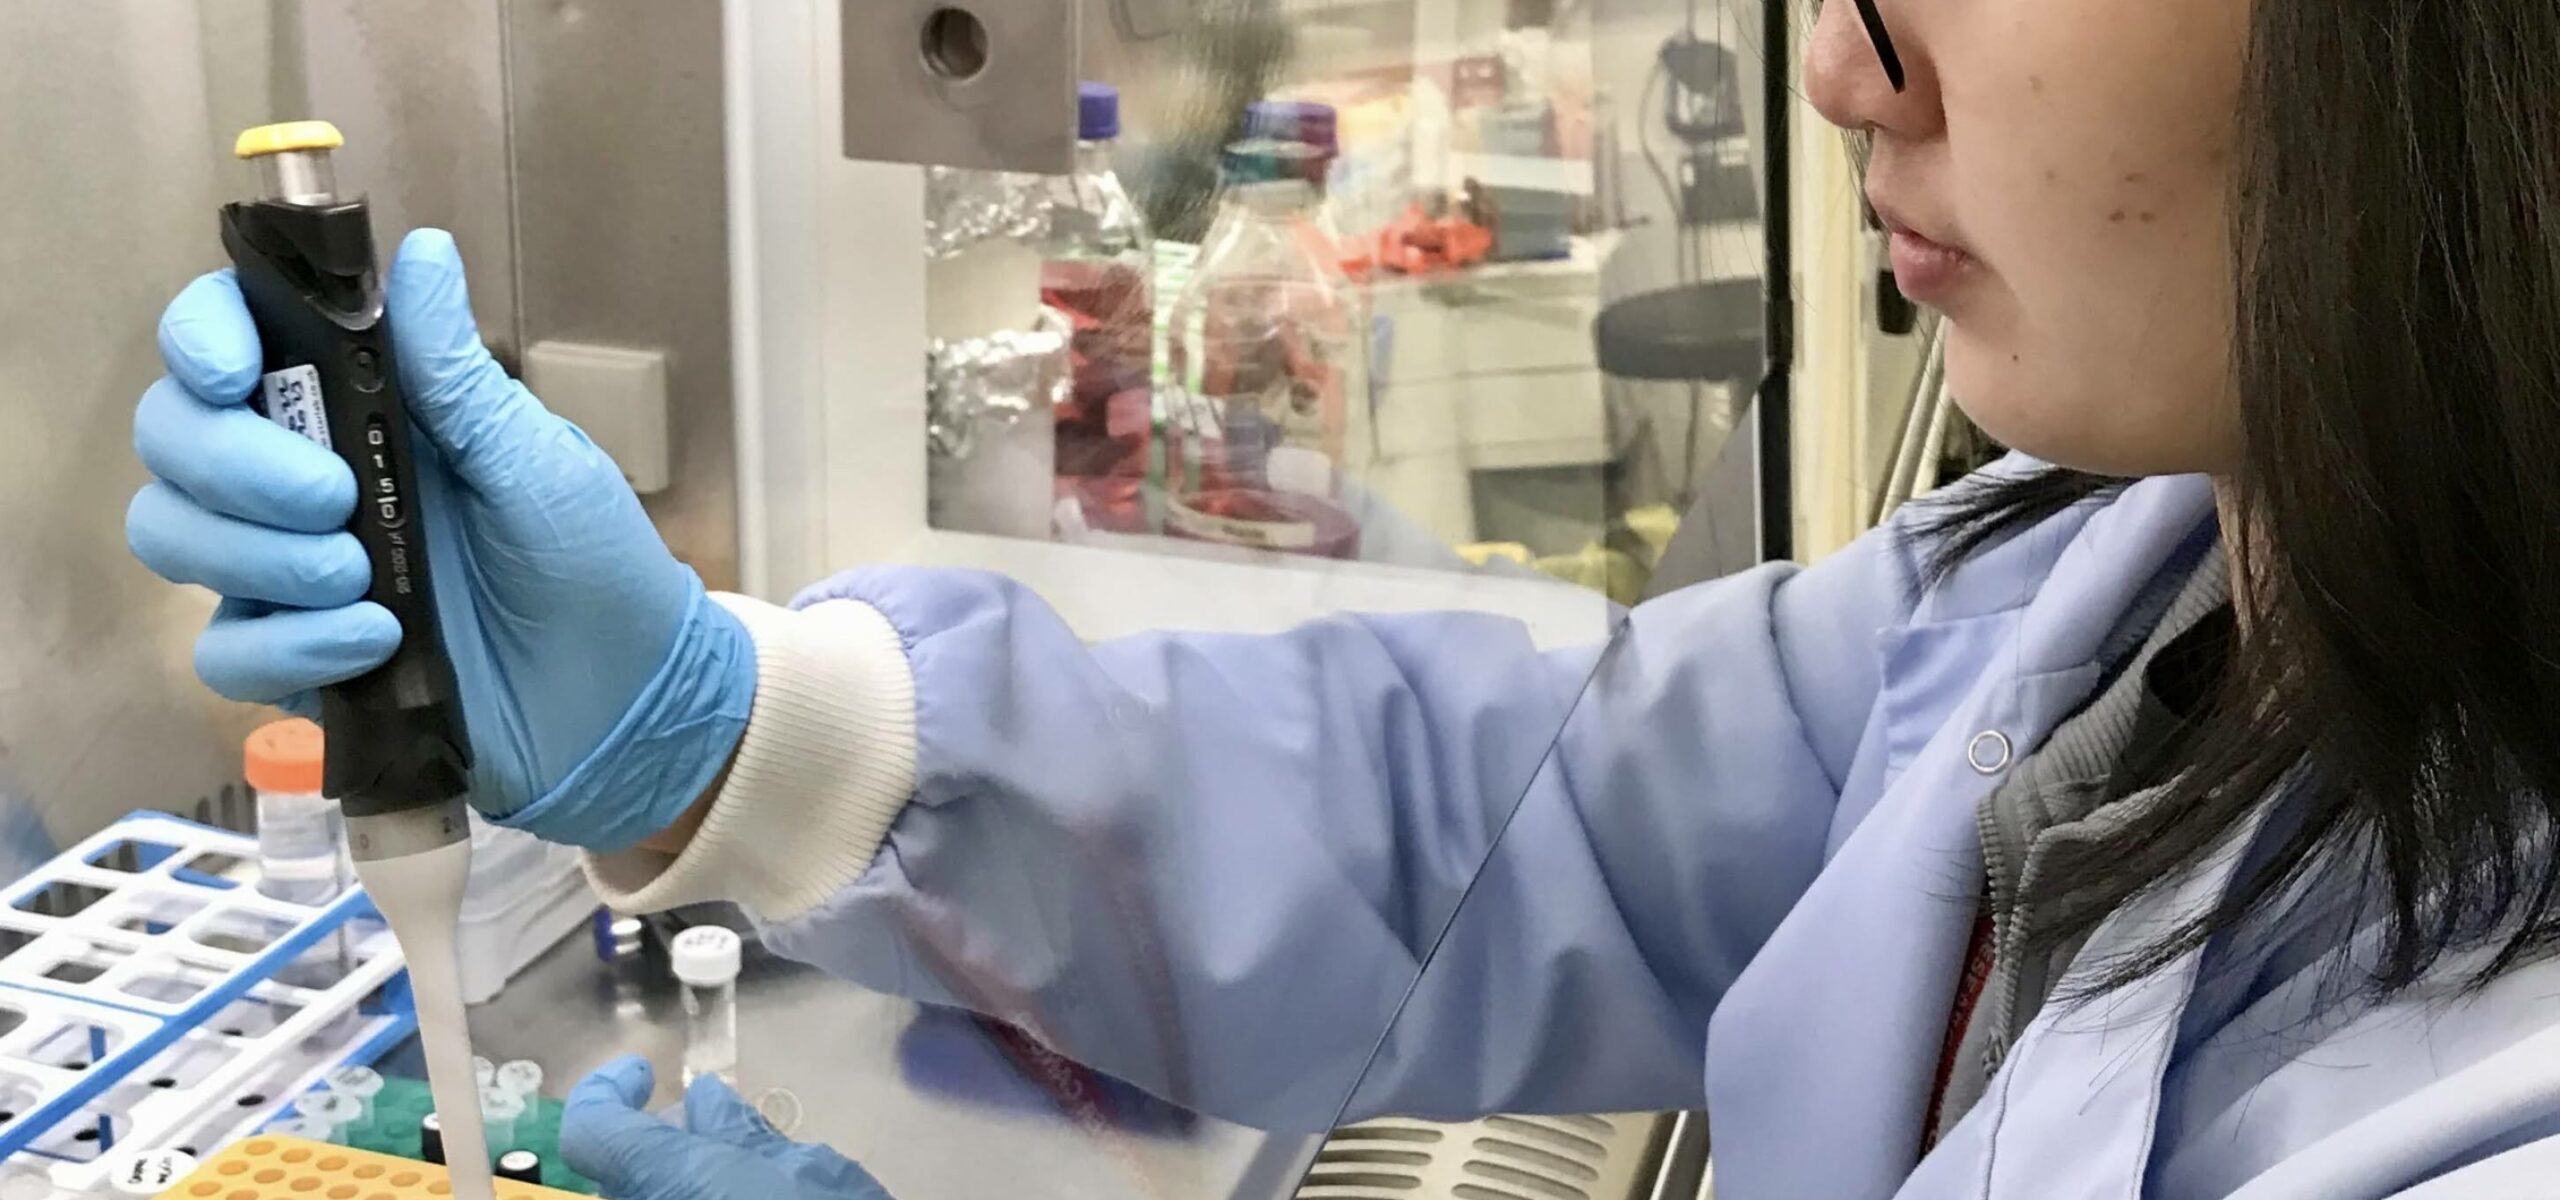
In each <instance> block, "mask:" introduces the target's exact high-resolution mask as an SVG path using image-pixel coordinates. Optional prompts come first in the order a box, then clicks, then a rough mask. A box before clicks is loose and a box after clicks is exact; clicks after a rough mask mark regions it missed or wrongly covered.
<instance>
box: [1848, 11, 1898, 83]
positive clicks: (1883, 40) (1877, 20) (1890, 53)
mask: <svg viewBox="0 0 2560 1200" xmlns="http://www.w3.org/2000/svg"><path fill="white" fill-rule="evenodd" d="M1857 4H1858V21H1859V23H1860V24H1862V25H1865V26H1866V27H1867V40H1868V41H1870V42H1873V43H1875V48H1876V58H1877V59H1879V60H1881V61H1882V62H1883V63H1884V77H1885V79H1886V80H1887V81H1888V82H1890V83H1892V84H1893V90H1895V91H1897V92H1899V91H1901V90H1902V56H1901V55H1900V54H1897V53H1894V49H1893V35H1892V34H1889V33H1886V32H1885V31H1884V15H1883V14H1881V13H1878V12H1877V11H1876V0H1857Z"/></svg>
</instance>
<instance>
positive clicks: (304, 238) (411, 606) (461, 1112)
mask: <svg viewBox="0 0 2560 1200" xmlns="http://www.w3.org/2000/svg"><path fill="white" fill-rule="evenodd" d="M343 144H344V139H342V138H341V137H340V136H339V134H338V130H337V128H336V127H335V126H332V125H330V124H329V123H328V122H326V121H296V122H291V123H288V124H283V125H263V126H260V127H258V128H255V129H251V130H249V131H247V132H245V133H242V134H241V135H240V140H239V143H238V144H237V145H236V146H235V147H234V150H235V152H236V153H237V154H238V155H239V156H240V157H241V158H244V159H253V160H255V161H256V162H257V163H258V165H259V174H260V177H261V179H262V180H263V182H264V184H265V187H264V194H263V195H262V196H261V197H260V198H258V199H256V200H249V201H243V202H240V203H236V204H226V205H224V206H223V208H222V246H223V249H224V250H226V251H228V252H229V253H230V255H231V262H232V265H233V266H234V267H235V268H237V270H238V274H239V281H240V294H241V296H242V297H243V298H244V299H245V300H247V302H248V305H249V315H250V318H251V319H252V320H253V321H254V322H255V323H256V325H257V329H258V340H259V341H260V342H261V343H262V344H263V345H264V346H265V352H266V373H265V375H264V377H263V378H262V379H261V380H260V381H259V389H258V395H257V396H256V397H254V398H253V400H254V402H255V403H256V404H257V405H258V407H259V408H260V409H261V410H262V411H263V412H265V414H266V415H267V417H268V418H269V419H270V420H273V421H275V422H277V423H278V424H281V425H283V426H285V427H286V428H289V429H292V430H294V431H295V432H297V433H300V434H302V435H303V436H305V437H308V438H310V439H311V440H312V441H314V442H317V443H319V444H320V445H322V446H325V447H327V448H329V449H330V450H332V451H334V452H336V454H337V455H338V457H340V458H342V459H344V460H346V464H347V466H348V467H349V468H350V469H352V470H353V471H354V472H355V476H356V495H357V502H356V512H355V517H354V519H353V520H351V521H350V522H349V523H348V525H347V530H348V532H350V533H353V534H354V535H355V536H356V540H357V541H359V542H361V543H363V545H364V551H365V555H366V557H367V558H368V559H369V560H370V561H371V563H372V566H373V585H372V589H371V591H370V593H369V595H368V598H370V599H371V600H373V601H374V602H376V603H378V604H380V605H382V606H383V607H384V608H387V609H390V610H391V613H392V615H393V616H395V617H397V618H399V621H400V649H399V652H398V653H396V654H394V655H393V656H392V658H391V661H389V662H387V663H384V664H383V665H382V666H381V667H379V668H376V669H375V670H374V671H372V672H371V673H369V674H366V675H364V676H361V677H359V678H356V679H351V680H348V681H347V682H345V683H341V684H337V685H335V686H333V687H329V688H325V689H323V690H322V691H321V694H320V724H321V727H322V728H323V729H324V730H326V731H327V733H328V749H327V762H326V765H325V767H324V790H325V791H326V792H327V793H328V795H330V796H331V797H333V798H335V799H336V800H337V801H338V802H339V804H340V805H341V806H342V807H343V808H344V809H345V810H346V816H347V842H348V845H349V847H350V849H352V851H353V852H354V858H355V864H356V876H357V878H359V879H361V880H363V881H364V886H365V890H366V891H367V892H368V893H370V894H371V896H372V898H373V902H374V906H375V907H377V908H379V909H381V910H382V915H383V919H385V920H387V921H389V922H390V923H391V932H392V934H393V935H394V936H395V937H397V938H398V939H399V942H400V949H401V952H402V955H403V956H404V957H405V958H406V959H407V961H408V964H409V980H410V985H411V989H412V991H413V993H414V994H415V996H416V1000H417V1007H418V1031H419V1036H420V1037H421V1038H422V1039H423V1040H424V1041H425V1043H426V1058H427V1082H428V1087H429V1089H430V1090H431V1091H433V1092H434V1093H435V1101H436V1110H437V1112H438V1113H439V1115H440V1116H441V1117H442V1120H443V1125H444V1139H445V1155H446V1160H447V1163H448V1165H449V1169H450V1170H451V1173H452V1179H453V1194H454V1196H455V1197H457V1200H491V1198H492V1197H493V1195H494V1192H493V1190H492V1185H491V1181H490V1170H489V1154H488V1148H487V1142H486V1139H485V1138H484V1137H483V1135H482V1131H481V1126H480V1104H479V1090H478V1088H477V1086H476V1085H475V1084H474V1082H473V1078H472V1074H471V1046H470V1041H469V1037H468V1035H467V1033H466V1032H465V1029H464V1026H463V1013H462V993H461V987H460V982H459V972H458V970H457V964H456V962H455V959H454V926H455V924H456V922H457V921H458V920H459V918H460V915H461V907H462V889H463V884H464V882H465V881H466V880H467V879H468V878H469V876H470V869H471V825H470V819H469V813H468V810H467V809H466V808H465V800H464V797H465V794H466V792H467V790H468V787H469V778H470V769H471V749H470V743H469V741H468V739H467V737H466V736H465V734H464V730H463V721H462V698H461V697H462V693H461V689H460V688H459V687H458V686H457V685H456V684H455V682H454V674H453V661H452V659H450V658H449V657H447V656H446V654H445V648H444V634H443V630H442V628H441V627H440V626H439V625H438V624H437V622H436V606H435V591H434V588H433V587H431V586H430V583H429V578H428V563H427V523H426V522H425V521H424V520H422V519H421V517H422V514H421V513H420V512H419V510H418V469H417V461H416V459H415V458H414V457H413V456H412V453H411V446H410V434H409V413H408V407H407V405H406V404H405V403H404V402H403V401H402V399H401V395H400V378H399V372H398V371H397V370H396V369H395V368H394V366H393V360H392V349H391V330H390V328H389V327H388V325H387V324H386V323H385V321H384V320H383V287H382V276H381V272H380V271H379V269H378V268H377V267H376V265H375V259H374V243H373V227H372V221H371V215H370V212H369V210H368V209H367V207H366V205H365V202H364V200H363V199H362V198H361V197H358V198H356V199H345V198H342V197H340V196H339V195H338V187H337V179H336V172H335V170H334V169H333V167H332V166H331V163H330V159H329V154H330V152H331V151H333V150H336V149H337V148H338V147H340V146H341V145H343Z"/></svg>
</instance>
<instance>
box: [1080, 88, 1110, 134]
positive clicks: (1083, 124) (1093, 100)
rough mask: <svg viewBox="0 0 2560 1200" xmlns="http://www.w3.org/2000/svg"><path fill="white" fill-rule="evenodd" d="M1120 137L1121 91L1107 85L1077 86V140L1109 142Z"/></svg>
mask: <svg viewBox="0 0 2560 1200" xmlns="http://www.w3.org/2000/svg"><path fill="white" fill-rule="evenodd" d="M1118 136H1120V89H1118V88H1115V87H1113V86H1111V85H1110V84H1107V83H1079V84H1077V85H1076V139H1077V140H1078V141H1085V142H1107V141H1110V140H1111V139H1113V138H1116V137H1118Z"/></svg>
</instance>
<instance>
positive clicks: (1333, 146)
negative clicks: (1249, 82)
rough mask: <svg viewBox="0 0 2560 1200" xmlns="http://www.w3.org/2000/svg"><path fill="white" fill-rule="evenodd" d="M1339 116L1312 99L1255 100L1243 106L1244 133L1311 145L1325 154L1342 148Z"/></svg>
mask: <svg viewBox="0 0 2560 1200" xmlns="http://www.w3.org/2000/svg"><path fill="white" fill-rule="evenodd" d="M1340 125H1341V122H1340V118H1339V117H1337V116H1336V115H1335V114H1334V111H1333V106H1332V105H1330V104H1318V103H1316V102H1315V101H1312V100H1256V101H1254V102H1253V103H1251V104H1248V105H1246V106H1245V108H1244V135H1245V136H1246V137H1248V138H1268V139H1270V140H1272V141H1275V142H1296V143H1298V144H1300V145H1302V146H1313V147H1315V149H1316V151H1317V152H1318V153H1320V154H1322V155H1324V156H1325V157H1327V158H1331V157H1333V156H1335V155H1337V154H1340V153H1341V152H1342V133H1341V128H1340Z"/></svg>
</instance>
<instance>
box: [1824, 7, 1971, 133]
mask: <svg viewBox="0 0 2560 1200" xmlns="http://www.w3.org/2000/svg"><path fill="white" fill-rule="evenodd" d="M1879 6H1880V7H1881V6H1882V4H1881V0H1879ZM1892 16H1893V14H1891V13H1889V12H1888V13H1886V14H1885V17H1886V19H1887V20H1888V21H1890V20H1891V19H1892ZM1893 32H1894V34H1895V37H1894V39H1893V42H1894V49H1895V51H1896V52H1897V53H1898V55H1899V56H1900V58H1901V60H1902V67H1903V71H1904V79H1903V90H1901V91H1899V92H1897V91H1895V90H1894V89H1893V81H1892V80H1891V79H1889V78H1887V77H1886V75H1885V69H1884V60H1883V59H1882V57H1881V56H1879V55H1878V54H1877V52H1876V44H1875V42H1874V41H1873V40H1872V39H1871V38H1870V37H1869V35H1868V33H1867V28H1866V25H1865V23H1863V22H1862V21H1860V20H1859V19H1858V6H1857V4H1856V3H1855V2H1854V0H1822V8H1821V14H1820V16H1818V17H1817V18H1816V19H1815V21H1814V23H1813V36H1812V37H1811V38H1808V39H1806V42H1805V48H1804V90H1805V97H1806V98H1807V99H1808V100H1811V101H1812V102H1813V107H1814V108H1815V110H1816V111H1819V112H1820V113H1821V114H1822V116H1823V118H1824V119H1825V120H1828V121H1830V122H1831V123H1832V124H1834V125H1837V126H1839V127H1841V128H1842V129H1877V130H1884V131H1888V132H1892V133H1896V134H1900V135H1903V136H1906V137H1925V136H1928V135H1929V134H1930V133H1933V132H1935V130H1936V128H1937V125H1938V123H1939V121H1940V119H1941V115H1940V112H1939V108H1938V91H1937V80H1936V76H1935V73H1934V72H1933V71H1932V70H1931V68H1930V63H1929V54H1928V50H1927V47H1925V46H1923V45H1921V44H1920V43H1919V41H1918V40H1917V39H1915V38H1912V37H1910V36H1908V35H1907V33H1906V31H1905V29H1904V28H1903V27H1902V26H1899V25H1897V26H1894V27H1893Z"/></svg>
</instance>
